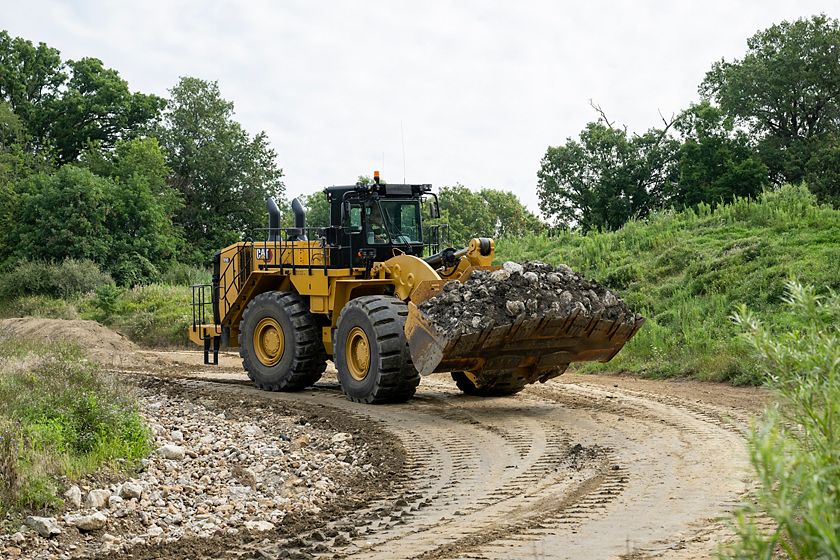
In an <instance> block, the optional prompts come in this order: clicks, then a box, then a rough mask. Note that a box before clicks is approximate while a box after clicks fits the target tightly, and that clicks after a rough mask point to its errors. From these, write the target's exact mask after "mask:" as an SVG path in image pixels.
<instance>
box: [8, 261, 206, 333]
mask: <svg viewBox="0 0 840 560" xmlns="http://www.w3.org/2000/svg"><path fill="white" fill-rule="evenodd" d="M209 282H210V273H209V272H208V271H206V270H204V269H202V268H197V267H193V266H189V265H183V264H174V265H172V266H171V267H170V268H168V269H167V270H166V271H164V272H163V274H161V276H160V281H159V282H156V283H153V284H147V285H137V286H135V287H133V288H126V287H121V286H118V285H117V284H115V283H114V281H113V280H112V279H111V277H110V275H108V274H106V273H103V272H102V271H100V269H99V267H98V265H97V264H96V263H94V262H92V261H88V260H81V261H77V260H74V259H67V260H65V261H62V262H60V263H57V264H53V263H45V262H36V261H21V262H18V263H16V264H15V265H12V266H7V267H6V269H5V270H4V271H3V273H2V274H0V317H23V316H27V315H29V316H33V317H45V318H51V319H92V320H94V321H98V322H100V323H102V324H104V325H107V326H109V327H112V328H114V329H116V330H118V331H120V332H122V333H123V334H125V335H126V336H128V337H129V338H130V339H131V340H133V341H134V342H136V343H138V344H141V345H144V346H155V347H167V346H179V345H184V344H186V343H187V334H186V330H187V326H188V325H189V324H190V323H191V321H192V310H191V308H190V302H191V296H192V294H191V291H190V287H189V286H190V285H191V284H199V283H209Z"/></svg>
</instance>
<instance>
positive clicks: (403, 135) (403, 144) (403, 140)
mask: <svg viewBox="0 0 840 560" xmlns="http://www.w3.org/2000/svg"><path fill="white" fill-rule="evenodd" d="M400 138H402V150H403V184H405V130H404V129H403V122H402V121H400Z"/></svg>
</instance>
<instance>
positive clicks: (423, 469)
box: [174, 375, 749, 559]
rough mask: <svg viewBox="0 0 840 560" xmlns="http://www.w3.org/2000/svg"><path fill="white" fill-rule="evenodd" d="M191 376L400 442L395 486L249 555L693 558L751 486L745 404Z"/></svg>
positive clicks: (593, 389)
mask: <svg viewBox="0 0 840 560" xmlns="http://www.w3.org/2000/svg"><path fill="white" fill-rule="evenodd" d="M190 377H191V379H190V380H187V379H178V380H174V382H176V383H185V384H188V385H190V386H192V387H194V388H195V389H196V390H201V391H208V390H209V391H226V392H235V393H244V394H248V395H249V396H250V397H256V398H266V399H281V400H294V401H298V402H302V403H305V402H313V403H317V404H319V405H325V406H330V407H334V408H337V409H339V410H342V411H343V412H346V413H349V414H353V415H355V416H357V417H366V418H369V419H370V420H371V421H373V422H376V423H377V425H378V426H379V427H380V428H384V429H385V430H387V431H389V432H391V433H393V434H394V435H395V437H398V438H399V439H400V440H401V442H402V444H403V446H404V447H405V449H406V452H407V458H406V463H405V468H404V471H403V473H401V475H400V476H401V477H402V479H401V480H400V486H401V488H402V489H403V491H401V492H397V493H394V494H393V495H389V496H384V497H383V498H382V499H380V500H378V501H376V502H374V503H372V504H370V505H369V507H367V508H365V509H363V510H360V511H356V512H351V513H349V514H347V515H346V516H345V517H343V518H341V519H338V520H335V521H334V522H331V523H329V524H328V525H326V526H323V527H319V528H317V529H315V530H313V531H311V532H308V533H305V534H301V535H299V536H298V537H297V538H295V539H290V540H285V541H280V542H275V543H263V544H262V545H260V548H259V550H255V549H254V548H253V546H248V547H247V548H245V549H243V550H242V551H240V552H241V553H246V554H248V553H255V552H258V553H259V554H260V555H262V556H263V557H267V558H273V557H276V558H295V557H342V558H343V557H360V558H362V557H363V558H430V559H431V558H487V559H491V558H527V557H538V558H618V557H622V556H628V557H629V556H631V555H632V557H668V558H698V557H703V556H708V555H709V554H711V553H713V552H714V550H715V545H716V543H715V541H716V540H719V539H722V538H724V537H725V536H726V534H725V531H724V530H723V529H722V527H723V525H722V524H721V523H719V521H717V520H718V519H719V518H720V517H721V516H723V515H725V514H726V512H727V511H729V510H731V509H732V508H733V507H734V505H735V504H736V503H737V502H738V500H739V498H740V497H741V496H742V495H743V494H744V492H745V491H746V490H747V489H748V487H749V481H748V479H747V478H746V465H747V461H746V453H745V451H744V446H743V438H742V434H741V431H742V430H743V425H744V418H743V417H741V416H740V415H739V414H738V413H736V412H733V411H732V410H730V409H726V408H724V407H714V406H710V405H697V404H696V403H689V402H688V401H685V400H683V399H679V398H674V397H667V396H662V395H657V394H655V393H645V392H643V391H630V390H626V389H607V388H605V387H602V386H587V385H586V384H575V385H571V384H563V383H549V384H546V385H543V386H536V387H529V388H527V389H526V390H525V391H524V392H523V393H521V394H520V395H518V396H516V397H512V398H495V399H479V398H472V397H464V396H461V395H460V394H459V393H458V392H457V389H455V388H454V387H452V386H451V384H450V383H448V382H443V381H441V380H438V379H435V378H426V379H424V380H423V383H422V384H421V387H420V391H419V393H418V397H417V398H415V399H413V400H412V401H410V402H409V403H407V404H404V405H393V406H364V405H357V404H354V403H351V402H349V401H347V400H345V399H344V398H343V396H342V395H341V393H340V391H339V390H338V387H337V385H336V384H334V383H323V382H322V383H320V384H319V385H317V386H316V389H315V390H310V391H305V392H302V393H293V394H289V393H285V394H279V393H264V392H261V391H258V390H256V389H253V388H252V387H250V386H248V385H247V384H239V383H219V382H218V381H220V380H215V381H209V380H207V379H206V378H204V379H201V378H202V377H203V376H202V375H195V376H190ZM232 552H233V551H232Z"/></svg>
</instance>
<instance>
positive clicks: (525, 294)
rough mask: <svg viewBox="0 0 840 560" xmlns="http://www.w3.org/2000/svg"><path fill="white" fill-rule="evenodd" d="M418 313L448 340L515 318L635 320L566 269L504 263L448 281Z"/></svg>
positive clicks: (601, 289) (595, 285)
mask: <svg viewBox="0 0 840 560" xmlns="http://www.w3.org/2000/svg"><path fill="white" fill-rule="evenodd" d="M419 308H420V310H421V311H422V312H423V313H424V314H425V315H426V317H428V318H429V319H430V320H431V322H432V323H433V324H434V325H435V327H437V328H438V329H439V330H440V331H441V332H442V333H444V334H445V335H447V336H457V335H459V334H474V333H477V332H480V331H482V330H484V329H486V328H490V327H495V326H500V325H507V324H511V323H513V322H514V321H516V320H517V319H520V318H523V317H524V318H531V319H538V318H541V317H545V316H548V317H551V318H566V317H570V316H572V315H575V314H582V315H584V316H587V317H600V318H602V319H606V320H609V321H624V322H627V323H628V324H633V323H634V322H635V321H636V320H637V319H638V318H640V316H638V315H636V314H634V313H633V312H632V311H630V309H628V307H627V305H626V304H625V303H624V301H622V300H621V299H620V298H618V297H617V296H616V295H615V294H613V293H612V292H610V291H609V290H608V289H606V288H605V287H604V286H602V285H600V284H598V283H596V282H592V281H590V280H587V279H585V278H584V277H583V276H581V275H579V274H577V273H575V272H574V271H573V270H572V269H571V268H569V267H568V266H566V265H562V264H561V265H560V266H558V267H556V268H553V267H551V266H550V265H547V264H545V263H541V262H526V263H522V264H519V263H515V262H506V263H504V265H503V266H502V268H500V269H498V270H494V271H486V270H476V271H473V273H472V274H471V275H470V277H469V279H467V281H466V282H460V281H458V280H452V281H450V282H447V283H446V284H444V285H443V290H442V291H441V293H440V294H438V295H437V296H435V297H433V298H430V299H428V300H426V301H425V302H423V303H421V304H420V306H419Z"/></svg>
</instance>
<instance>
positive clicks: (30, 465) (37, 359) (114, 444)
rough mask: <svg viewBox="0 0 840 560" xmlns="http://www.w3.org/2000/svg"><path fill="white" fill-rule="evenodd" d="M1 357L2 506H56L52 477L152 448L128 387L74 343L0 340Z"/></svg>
mask: <svg viewBox="0 0 840 560" xmlns="http://www.w3.org/2000/svg"><path fill="white" fill-rule="evenodd" d="M33 351H34V355H33ZM0 364H2V365H0V471H2V473H3V475H4V484H3V485H2V488H0V498H2V508H3V509H7V510H20V509H42V508H47V507H50V506H53V505H56V504H58V503H60V499H59V498H58V497H57V495H56V491H57V484H56V480H57V478H58V477H64V476H67V477H71V478H75V477H78V476H81V475H84V474H87V473H91V472H93V471H95V470H97V469H99V468H101V467H102V466H111V467H113V468H129V469H131V468H133V467H135V466H136V465H137V464H138V463H139V460H140V458H142V457H144V456H145V455H146V454H148V452H149V451H150V442H151V439H150V433H149V431H148V429H147V428H146V427H145V425H144V423H143V421H142V418H141V417H140V414H139V412H138V410H137V407H136V405H135V403H134V400H133V398H132V397H133V395H132V392H131V390H127V389H126V386H125V383H124V382H123V381H122V380H118V379H116V378H114V377H112V376H110V375H108V374H105V373H104V372H102V371H100V370H99V369H98V367H97V366H96V365H94V364H92V363H90V362H88V361H87V360H85V359H83V358H82V353H81V351H80V349H79V348H78V347H75V346H70V345H65V344H59V345H57V346H55V345H53V346H51V347H49V348H45V347H37V346H35V345H33V344H32V343H24V342H21V341H17V340H14V339H5V340H0ZM120 465H122V466H120Z"/></svg>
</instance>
